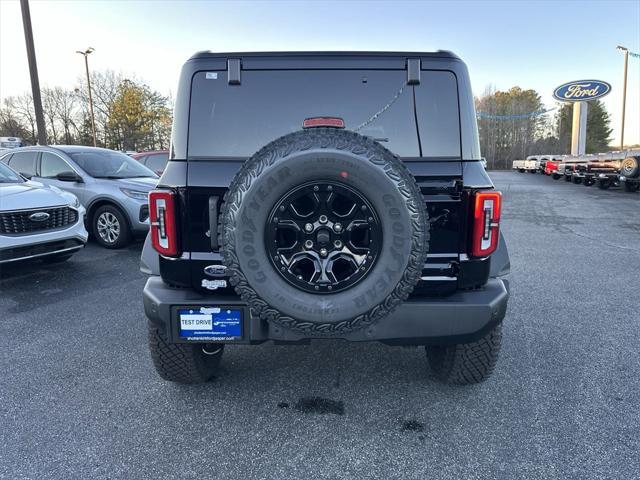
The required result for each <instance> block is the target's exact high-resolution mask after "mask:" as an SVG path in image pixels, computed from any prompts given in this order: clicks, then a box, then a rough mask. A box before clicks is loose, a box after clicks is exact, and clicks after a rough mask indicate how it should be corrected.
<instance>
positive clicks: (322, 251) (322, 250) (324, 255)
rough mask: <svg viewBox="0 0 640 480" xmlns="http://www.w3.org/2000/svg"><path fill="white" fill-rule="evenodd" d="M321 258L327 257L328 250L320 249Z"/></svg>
mask: <svg viewBox="0 0 640 480" xmlns="http://www.w3.org/2000/svg"><path fill="white" fill-rule="evenodd" d="M320 256H321V257H326V256H327V249H326V248H321V249H320Z"/></svg>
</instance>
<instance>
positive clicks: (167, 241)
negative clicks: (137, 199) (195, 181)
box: [149, 190, 178, 257]
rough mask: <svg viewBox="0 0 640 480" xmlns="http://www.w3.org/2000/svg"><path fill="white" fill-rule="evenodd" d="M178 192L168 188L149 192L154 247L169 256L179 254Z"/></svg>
mask: <svg viewBox="0 0 640 480" xmlns="http://www.w3.org/2000/svg"><path fill="white" fill-rule="evenodd" d="M176 197H177V196H176V194H175V193H173V192H170V191H167V190H153V191H152V192H149V220H150V223H151V243H152V245H153V248H154V249H155V250H156V251H157V252H158V253H160V254H161V255H165V256H167V257H177V256H178V229H177V223H176V202H177V199H176Z"/></svg>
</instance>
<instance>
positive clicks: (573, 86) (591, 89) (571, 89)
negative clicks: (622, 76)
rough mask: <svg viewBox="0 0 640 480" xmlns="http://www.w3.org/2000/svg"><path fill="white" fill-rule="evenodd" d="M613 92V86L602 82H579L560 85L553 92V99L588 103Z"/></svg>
mask: <svg viewBox="0 0 640 480" xmlns="http://www.w3.org/2000/svg"><path fill="white" fill-rule="evenodd" d="M610 91H611V85H609V84H608V83H607V82H602V81H600V80H577V81H575V82H569V83H565V84H564V85H560V86H559V87H558V88H556V89H555V90H554V91H553V97H554V98H555V99H556V100H560V101H561V102H588V101H589V100H595V99H596V98H601V97H604V96H605V95H606V94H607V93H609V92H610Z"/></svg>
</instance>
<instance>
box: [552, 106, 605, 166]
mask: <svg viewBox="0 0 640 480" xmlns="http://www.w3.org/2000/svg"><path fill="white" fill-rule="evenodd" d="M610 123H611V118H610V116H609V113H607V110H606V109H605V107H604V104H603V103H602V102H601V101H600V100H592V101H590V102H589V109H588V112H587V144H586V153H599V152H606V151H608V150H609V143H610V142H611V132H612V129H611V128H609V124H610ZM572 125H573V105H572V104H570V103H563V104H562V106H561V107H560V111H559V113H558V114H557V117H556V131H557V136H558V143H559V149H560V152H559V153H571V129H572Z"/></svg>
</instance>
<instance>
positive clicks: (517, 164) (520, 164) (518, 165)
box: [511, 160, 526, 173]
mask: <svg viewBox="0 0 640 480" xmlns="http://www.w3.org/2000/svg"><path fill="white" fill-rule="evenodd" d="M525 161H526V160H514V161H513V163H512V164H511V168H512V169H513V170H518V171H519V172H520V173H524V172H525V169H524V162H525Z"/></svg>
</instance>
